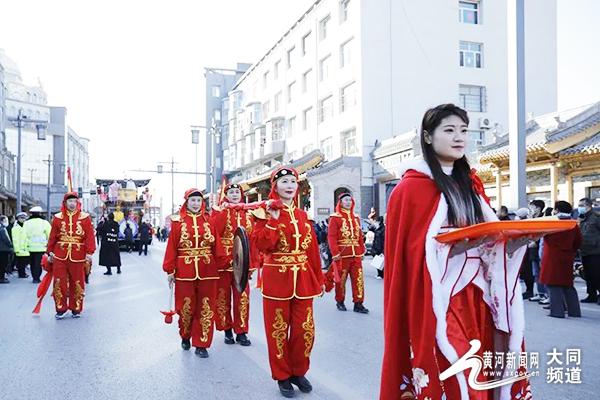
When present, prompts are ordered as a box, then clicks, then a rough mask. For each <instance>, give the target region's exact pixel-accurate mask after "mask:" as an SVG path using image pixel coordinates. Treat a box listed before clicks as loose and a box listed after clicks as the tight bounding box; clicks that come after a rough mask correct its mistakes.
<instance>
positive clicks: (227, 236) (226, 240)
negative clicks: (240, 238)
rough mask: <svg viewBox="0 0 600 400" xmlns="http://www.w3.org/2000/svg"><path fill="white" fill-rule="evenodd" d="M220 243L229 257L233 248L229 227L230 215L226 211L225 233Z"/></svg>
mask: <svg viewBox="0 0 600 400" xmlns="http://www.w3.org/2000/svg"><path fill="white" fill-rule="evenodd" d="M221 243H222V244H223V247H224V248H225V252H226V254H227V255H228V256H230V255H231V249H232V248H233V226H232V225H231V213H230V211H229V209H228V210H227V223H226V224H225V232H224V233H223V236H222V237H221Z"/></svg>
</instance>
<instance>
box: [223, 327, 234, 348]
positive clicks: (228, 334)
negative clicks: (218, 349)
mask: <svg viewBox="0 0 600 400" xmlns="http://www.w3.org/2000/svg"><path fill="white" fill-rule="evenodd" d="M225 344H235V340H233V333H232V332H231V329H227V330H226V331H225Z"/></svg>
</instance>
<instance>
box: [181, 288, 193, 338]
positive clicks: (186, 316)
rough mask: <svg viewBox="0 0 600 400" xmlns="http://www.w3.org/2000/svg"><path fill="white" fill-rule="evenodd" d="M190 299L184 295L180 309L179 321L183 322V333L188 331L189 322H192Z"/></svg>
mask: <svg viewBox="0 0 600 400" xmlns="http://www.w3.org/2000/svg"><path fill="white" fill-rule="evenodd" d="M190 304H192V299H191V298H189V297H186V298H184V299H183V308H182V309H181V323H182V324H183V333H184V334H187V333H189V332H190V324H191V323H192V306H191V305H190Z"/></svg>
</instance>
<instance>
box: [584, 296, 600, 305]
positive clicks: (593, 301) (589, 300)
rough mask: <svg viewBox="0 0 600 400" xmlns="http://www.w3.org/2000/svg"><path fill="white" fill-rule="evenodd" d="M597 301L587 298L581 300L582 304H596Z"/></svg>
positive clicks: (590, 297)
mask: <svg viewBox="0 0 600 400" xmlns="http://www.w3.org/2000/svg"><path fill="white" fill-rule="evenodd" d="M597 301H598V298H597V297H592V296H588V297H586V298H585V299H583V300H581V302H582V303H596V302H597Z"/></svg>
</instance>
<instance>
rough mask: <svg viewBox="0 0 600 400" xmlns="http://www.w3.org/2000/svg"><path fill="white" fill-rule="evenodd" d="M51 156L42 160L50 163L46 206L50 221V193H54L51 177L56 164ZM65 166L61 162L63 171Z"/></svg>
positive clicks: (62, 171)
mask: <svg viewBox="0 0 600 400" xmlns="http://www.w3.org/2000/svg"><path fill="white" fill-rule="evenodd" d="M50 157H51V155H50V154H48V159H47V160H42V161H44V162H45V163H48V183H47V186H46V207H47V208H48V209H47V210H46V215H47V216H48V221H50V215H51V209H50V194H51V193H52V189H51V179H50V178H51V171H52V165H53V164H54V160H53V159H52V158H50ZM65 166H66V165H65V163H60V169H61V173H64V168H65Z"/></svg>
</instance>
